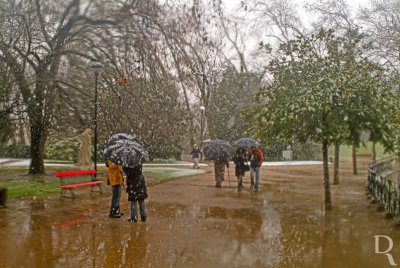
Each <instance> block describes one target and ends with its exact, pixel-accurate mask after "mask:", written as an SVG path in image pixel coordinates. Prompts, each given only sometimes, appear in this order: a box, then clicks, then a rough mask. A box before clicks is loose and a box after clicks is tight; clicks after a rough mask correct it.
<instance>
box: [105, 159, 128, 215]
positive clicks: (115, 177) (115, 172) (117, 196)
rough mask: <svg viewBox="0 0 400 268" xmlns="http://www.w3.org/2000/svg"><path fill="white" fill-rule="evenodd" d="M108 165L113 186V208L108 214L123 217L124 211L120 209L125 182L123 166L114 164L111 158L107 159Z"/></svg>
mask: <svg viewBox="0 0 400 268" xmlns="http://www.w3.org/2000/svg"><path fill="white" fill-rule="evenodd" d="M106 166H107V167H108V171H107V176H108V181H109V183H110V185H111V187H112V198H111V209H110V213H109V215H108V216H109V217H111V218H121V216H123V215H124V213H121V211H120V209H119V201H120V200H121V185H122V184H123V183H124V179H123V177H122V167H121V166H118V165H114V164H113V163H111V161H110V160H107V161H106Z"/></svg>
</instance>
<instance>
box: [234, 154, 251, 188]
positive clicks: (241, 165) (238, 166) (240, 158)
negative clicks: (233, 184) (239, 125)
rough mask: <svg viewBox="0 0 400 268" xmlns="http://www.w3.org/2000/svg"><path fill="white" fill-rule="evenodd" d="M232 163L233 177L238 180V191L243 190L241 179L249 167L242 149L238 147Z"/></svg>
mask: <svg viewBox="0 0 400 268" xmlns="http://www.w3.org/2000/svg"><path fill="white" fill-rule="evenodd" d="M233 162H234V163H235V175H236V177H237V178H238V191H240V190H241V189H242V188H243V184H242V183H243V177H244V173H245V172H246V171H249V166H248V165H247V153H246V151H245V150H244V148H243V147H239V148H238V149H237V151H236V154H235V156H234V157H233Z"/></svg>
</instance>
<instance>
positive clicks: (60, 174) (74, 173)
mask: <svg viewBox="0 0 400 268" xmlns="http://www.w3.org/2000/svg"><path fill="white" fill-rule="evenodd" d="M95 173H96V170H94V169H85V170H74V171H61V172H54V175H55V176H56V177H71V176H79V175H91V174H95Z"/></svg>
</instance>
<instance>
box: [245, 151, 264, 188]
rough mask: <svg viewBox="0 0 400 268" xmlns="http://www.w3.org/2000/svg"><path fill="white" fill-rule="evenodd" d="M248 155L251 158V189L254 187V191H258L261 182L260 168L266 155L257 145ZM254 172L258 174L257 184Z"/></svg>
mask: <svg viewBox="0 0 400 268" xmlns="http://www.w3.org/2000/svg"><path fill="white" fill-rule="evenodd" d="M248 157H249V159H250V181H251V185H250V190H251V189H253V188H254V192H258V184H259V182H260V168H261V165H262V162H263V161H264V155H263V153H262V152H261V150H259V149H258V148H257V146H252V147H251V151H250V152H249V156H248ZM254 174H255V176H256V181H255V184H254Z"/></svg>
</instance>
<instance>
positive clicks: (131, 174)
mask: <svg viewBox="0 0 400 268" xmlns="http://www.w3.org/2000/svg"><path fill="white" fill-rule="evenodd" d="M123 169H124V172H125V174H126V192H127V193H128V201H131V218H130V219H129V220H128V221H129V222H137V221H138V214H137V203H139V207H140V218H141V220H142V221H146V218H147V214H146V205H145V202H144V200H145V199H146V198H147V188H146V182H145V180H144V176H143V173H142V165H139V166H137V167H134V168H129V167H124V168H123Z"/></svg>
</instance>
